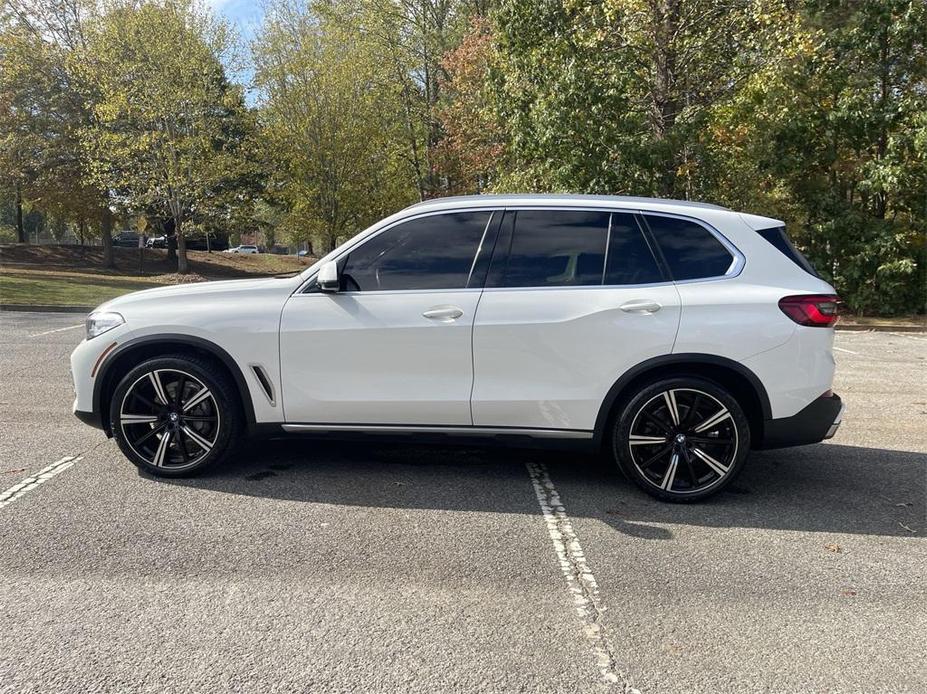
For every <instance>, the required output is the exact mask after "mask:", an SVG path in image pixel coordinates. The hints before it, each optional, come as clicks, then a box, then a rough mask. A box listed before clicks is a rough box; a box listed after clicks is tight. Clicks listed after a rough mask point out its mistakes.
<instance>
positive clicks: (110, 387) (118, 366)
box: [93, 333, 256, 436]
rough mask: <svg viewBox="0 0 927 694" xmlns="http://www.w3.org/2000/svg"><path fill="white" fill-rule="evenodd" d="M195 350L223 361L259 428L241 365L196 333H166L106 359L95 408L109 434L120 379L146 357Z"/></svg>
mask: <svg viewBox="0 0 927 694" xmlns="http://www.w3.org/2000/svg"><path fill="white" fill-rule="evenodd" d="M178 353H180V354H183V353H191V354H198V355H201V356H202V355H205V356H207V357H210V358H212V359H213V360H214V361H216V362H218V363H219V364H221V366H222V367H223V368H224V369H225V371H226V372H228V374H229V375H230V376H231V377H232V382H233V383H234V384H235V388H236V390H237V391H238V401H239V404H240V406H241V411H242V414H243V416H244V419H245V423H246V426H247V427H248V430H249V431H252V430H253V429H254V428H255V421H256V420H255V416H254V403H253V402H252V401H251V392H250V391H249V390H248V384H247V382H246V381H245V377H244V374H243V373H242V371H241V368H240V367H239V366H238V364H237V363H236V362H235V360H234V359H233V358H232V356H231V355H230V354H229V353H228V352H226V351H225V350H224V349H222V347H220V346H219V345H217V344H215V343H214V342H210V341H209V340H205V339H203V338H201V337H195V336H193V335H183V334H180V333H162V334H158V335H147V336H143V337H138V338H135V339H133V340H129V341H128V342H124V343H122V344H120V345H119V346H117V347H116V348H115V349H114V350H113V351H112V353H111V354H109V355H108V356H107V358H106V361H104V362H103V364H102V366H101V367H100V371H99V373H98V374H97V376H96V378H95V379H94V384H93V411H94V413H96V415H97V416H98V417H99V421H100V425H101V427H102V429H103V430H104V431H105V432H106V434H107V435H108V436H111V435H112V431H110V425H109V417H108V416H107V413H108V412H109V403H110V399H111V398H112V395H113V392H114V391H115V390H116V386H117V385H118V383H119V380H120V379H121V378H122V377H123V376H124V375H125V374H127V373H128V372H129V370H131V369H132V368H133V367H134V366H135V365H137V364H138V363H139V362H140V361H142V360H144V359H150V358H152V357H158V356H164V355H167V354H178Z"/></svg>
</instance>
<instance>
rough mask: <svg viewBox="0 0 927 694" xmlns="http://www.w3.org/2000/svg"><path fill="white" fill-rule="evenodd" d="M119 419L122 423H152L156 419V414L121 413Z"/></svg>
mask: <svg viewBox="0 0 927 694" xmlns="http://www.w3.org/2000/svg"><path fill="white" fill-rule="evenodd" d="M119 421H120V422H121V423H122V424H154V423H155V422H157V421H158V416H157V415H153V414H125V413H123V414H121V415H119Z"/></svg>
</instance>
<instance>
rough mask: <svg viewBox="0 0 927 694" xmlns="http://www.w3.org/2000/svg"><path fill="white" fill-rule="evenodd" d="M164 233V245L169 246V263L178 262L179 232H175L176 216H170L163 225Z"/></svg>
mask: <svg viewBox="0 0 927 694" xmlns="http://www.w3.org/2000/svg"><path fill="white" fill-rule="evenodd" d="M161 229H162V233H163V234H164V245H165V246H167V260H168V262H169V263H176V262H177V234H176V233H175V232H174V229H175V227H174V218H173V217H168V218H167V219H166V220H165V221H164V222H163V223H162V225H161Z"/></svg>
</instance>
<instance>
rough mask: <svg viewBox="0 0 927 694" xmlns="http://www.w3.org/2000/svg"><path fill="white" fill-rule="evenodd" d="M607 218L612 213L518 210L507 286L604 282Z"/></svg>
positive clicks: (569, 284) (572, 284) (506, 274)
mask: <svg viewBox="0 0 927 694" xmlns="http://www.w3.org/2000/svg"><path fill="white" fill-rule="evenodd" d="M608 216H609V215H608V213H607V212H568V211H557V210H555V211H550V210H522V211H519V212H517V213H516V214H515V230H514V233H513V235H512V245H511V250H510V251H509V258H508V264H507V266H506V270H505V279H504V282H503V284H504V286H506V287H550V286H577V285H596V284H601V283H602V269H603V266H604V263H605V239H606V236H607V234H608Z"/></svg>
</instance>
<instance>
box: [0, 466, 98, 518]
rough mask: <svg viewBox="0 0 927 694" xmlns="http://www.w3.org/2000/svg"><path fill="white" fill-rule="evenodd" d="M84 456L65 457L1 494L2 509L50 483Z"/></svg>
mask: <svg viewBox="0 0 927 694" xmlns="http://www.w3.org/2000/svg"><path fill="white" fill-rule="evenodd" d="M81 457H82V456H79V457H77V458H75V457H74V456H70V455H69V456H65V457H64V458H62V459H61V460H58V461H56V462H54V463H52V464H51V465H47V466H46V467H43V468H42V469H41V470H39V471H38V472H37V473H35V474H34V475H32V476H31V477H27V478H26V479H24V480H23V481H22V482H19V483H18V484H14V485H13V486H12V487H10V488H9V489H7V490H6V491H3V492H0V508H3V507H4V506H7V505H9V504H12V503H13V502H14V501H16V500H17V499H18V498H19V497H21V496H22V495H23V494H25V493H26V492H30V491H32V490H33V489H35V488H36V487H38V486H39V485H40V484H44V483H45V482H48V480H50V479H51V478H52V477H54V476H55V475H57V474H58V473H61V472H64V471H65V470H67V469H68V468H69V467H71V466H72V465H73V464H74V463H76V462H77V461H78V460H80V459H81Z"/></svg>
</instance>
